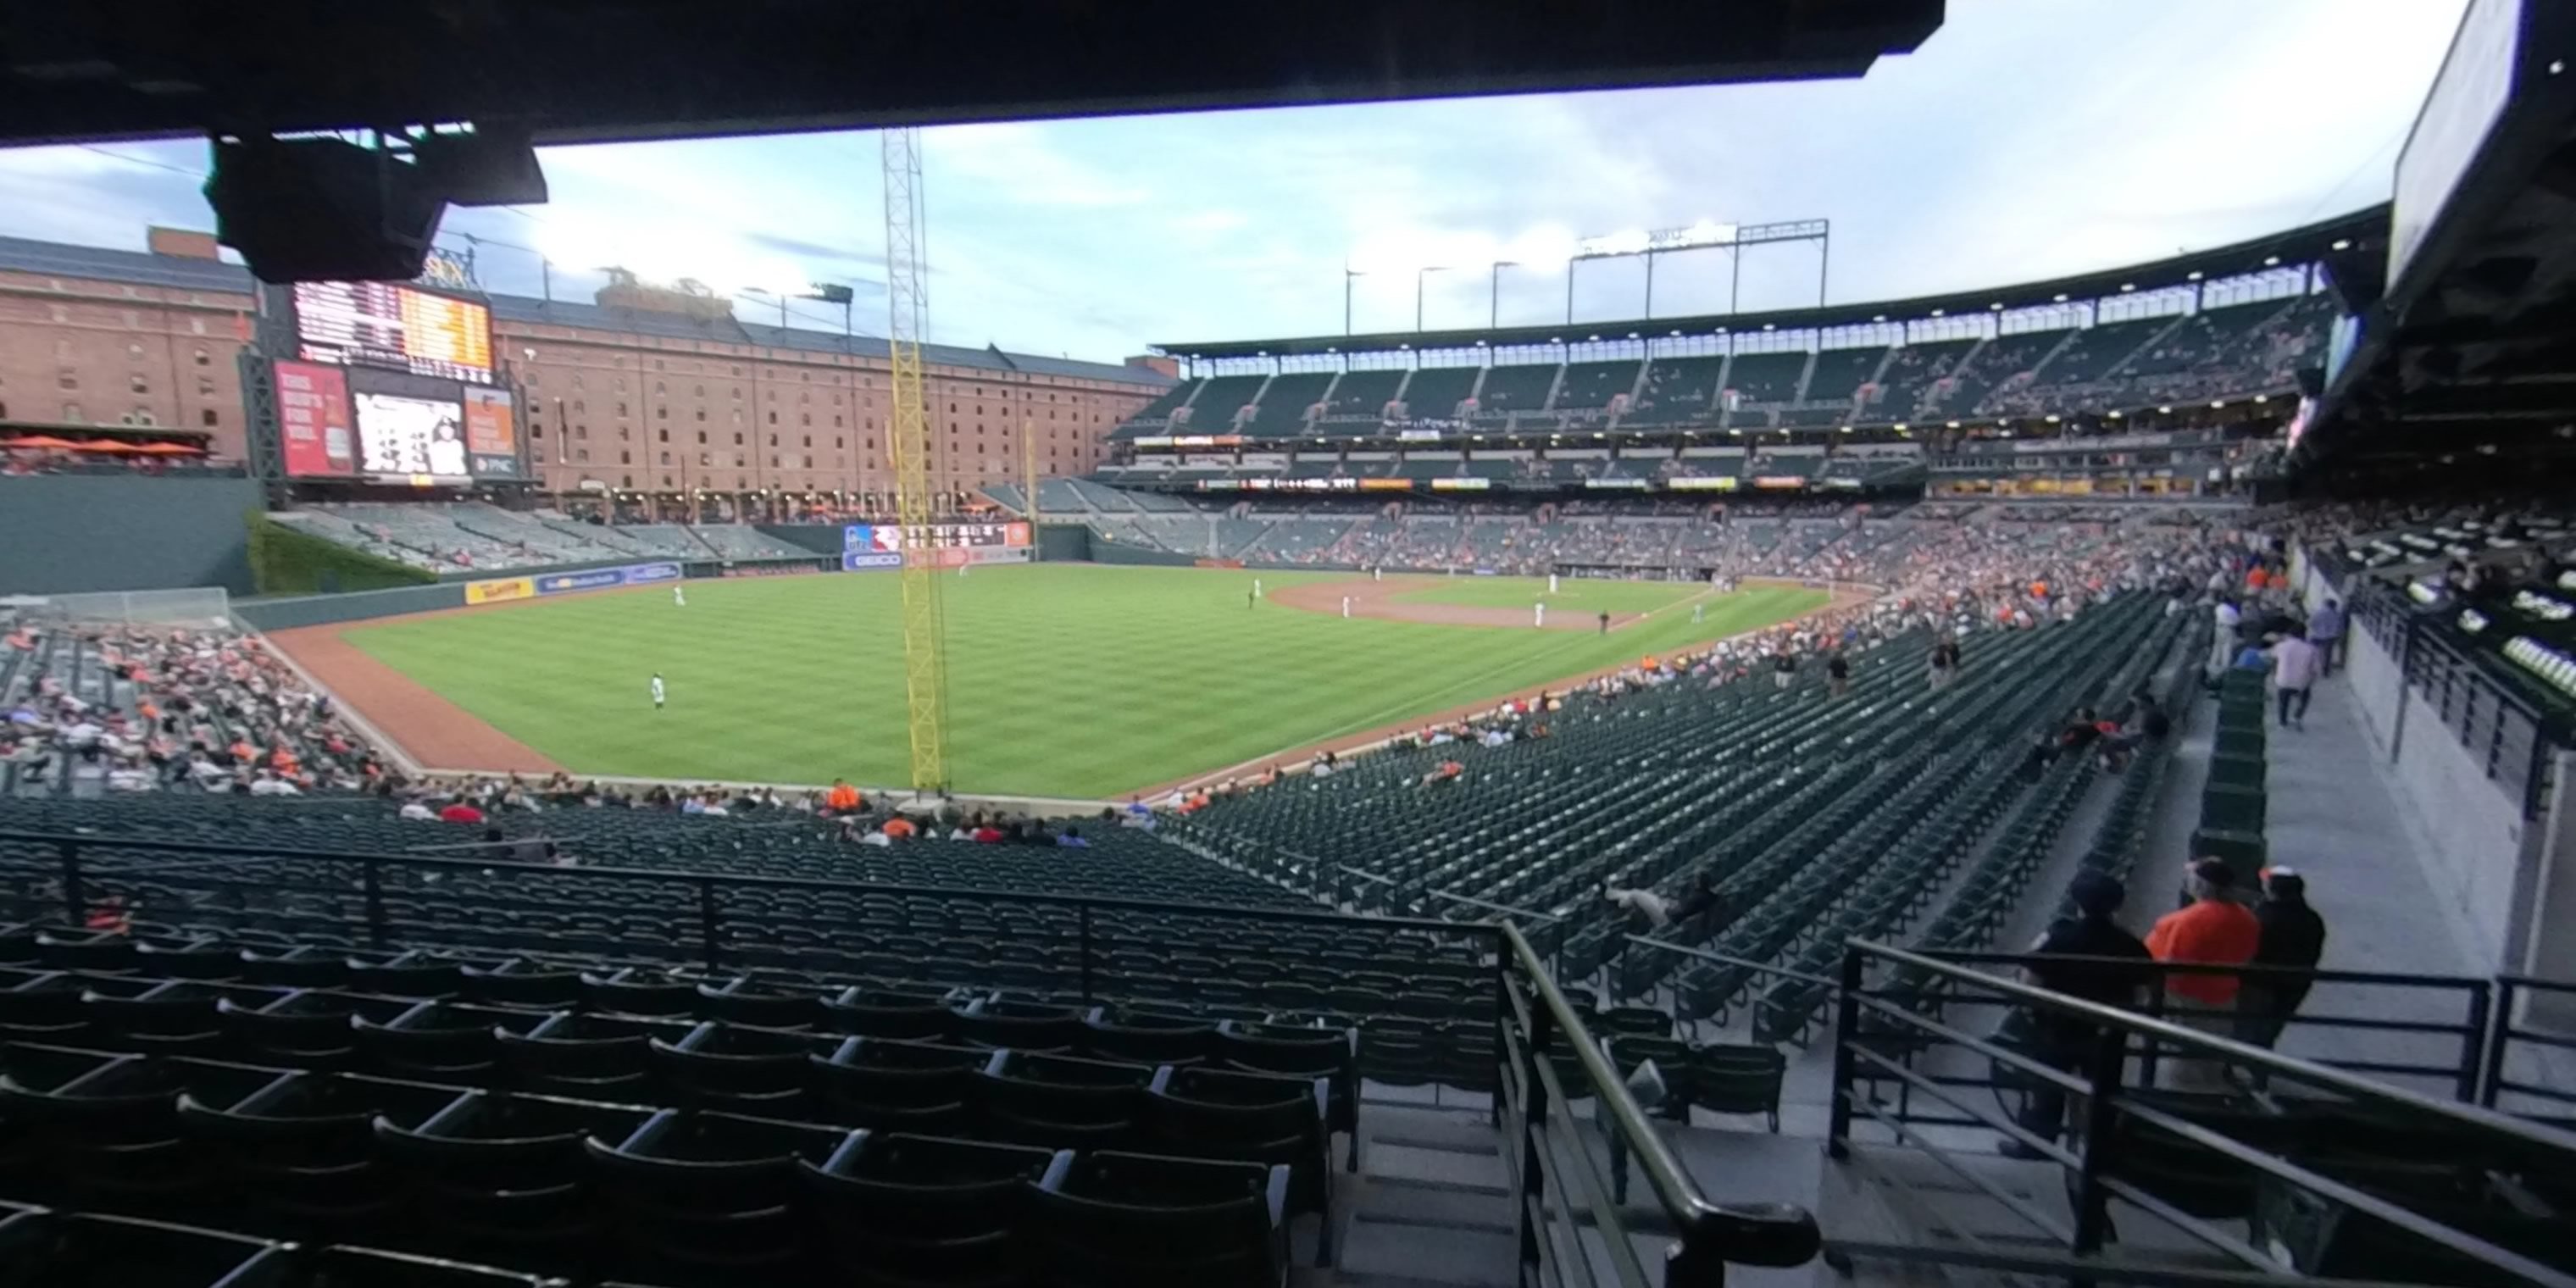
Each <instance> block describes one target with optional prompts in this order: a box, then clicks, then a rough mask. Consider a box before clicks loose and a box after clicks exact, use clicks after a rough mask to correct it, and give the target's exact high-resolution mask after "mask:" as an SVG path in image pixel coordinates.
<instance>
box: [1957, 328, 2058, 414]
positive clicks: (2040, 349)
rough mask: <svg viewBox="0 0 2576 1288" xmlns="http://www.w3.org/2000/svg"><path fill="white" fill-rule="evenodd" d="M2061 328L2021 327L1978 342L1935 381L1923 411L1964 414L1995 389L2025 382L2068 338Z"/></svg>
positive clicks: (1980, 402)
mask: <svg viewBox="0 0 2576 1288" xmlns="http://www.w3.org/2000/svg"><path fill="white" fill-rule="evenodd" d="M2067 334H2068V333H2067V332H2064V331H2024V332H2020V333H2018V334H2014V335H1999V336H1996V337H1995V338H1994V339H1991V340H1988V341H1986V342H1985V343H1984V344H1982V345H1979V346H1978V347H1977V348H1976V350H1975V351H1974V352H1972V353H1970V354H1969V355H1968V356H1967V357H1966V358H1965V359H1964V360H1962V361H1961V362H1960V363H1959V364H1958V365H1957V366H1956V367H1954V368H1952V369H1951V371H1950V374H1949V375H1948V376H1947V377H1946V378H1944V379H1942V380H1940V381H1937V382H1935V383H1934V385H1933V387H1932V390H1931V392H1930V393H1928V394H1926V395H1925V396H1924V398H1923V402H1922V408H1921V410H1922V414H1923V415H1924V416H1925V417H1927V418H1928V417H1932V416H1964V415H1967V414H1969V413H1970V412H1973V411H1975V410H1976V409H1977V407H1978V406H1979V405H1981V404H1983V403H1984V402H1985V400H1986V396H1987V395H1988V394H1989V393H1992V392H1994V391H1995V390H1997V389H2002V388H2011V387H2014V386H2016V385H2017V384H2028V383H2029V377H2030V375H2031V373H2032V372H2033V371H2035V370H2036V369H2037V368H2038V367H2039V364H2040V361H2041V360H2042V359H2044V358H2046V357H2048V355H2049V353H2050V352H2051V351H2053V350H2055V349H2056V348H2057V346H2058V345H2059V344H2060V343H2063V342H2064V341H2065V340H2066V339H2067Z"/></svg>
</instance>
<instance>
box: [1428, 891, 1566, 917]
mask: <svg viewBox="0 0 2576 1288" xmlns="http://www.w3.org/2000/svg"><path fill="white" fill-rule="evenodd" d="M1430 894H1431V897H1432V898H1434V899H1446V900H1448V901H1449V902H1451V903H1463V904H1465V905H1467V906H1468V907H1470V908H1482V909H1484V910H1485V911H1487V912H1499V913H1501V914H1503V915H1504V916H1506V917H1536V918H1538V919H1539V920H1540V921H1545V922H1562V921H1564V920H1565V918H1563V917H1560V916H1557V915H1556V914H1555V913H1552V912H1540V911H1539V910H1537V909H1536V908H1515V907H1513V906H1511V905H1510V904H1507V903H1487V902H1485V901H1484V900H1482V899H1472V898H1469V897H1468V896H1466V895H1463V894H1451V893H1450V892H1448V891H1446V890H1433V891H1431V892H1430Z"/></svg>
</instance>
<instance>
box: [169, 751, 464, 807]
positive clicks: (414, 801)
mask: <svg viewBox="0 0 2576 1288" xmlns="http://www.w3.org/2000/svg"><path fill="white" fill-rule="evenodd" d="M198 763H199V764H200V765H211V763H212V762H209V761H206V760H203V759H200V760H199V761H198ZM218 772H220V771H218ZM401 816H402V817H404V818H410V819H420V820H422V821H425V822H435V821H437V819H438V811H436V810H434V809H431V808H430V807H429V802H428V801H426V800H423V799H421V798H420V797H417V796H415V797H413V798H411V799H410V800H407V801H404V802H403V807H402V813H401Z"/></svg>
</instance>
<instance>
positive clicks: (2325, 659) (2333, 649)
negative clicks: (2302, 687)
mask: <svg viewBox="0 0 2576 1288" xmlns="http://www.w3.org/2000/svg"><path fill="white" fill-rule="evenodd" d="M2343 632H2344V619H2343V601H2342V600H2340V599H2329V600H2327V601H2326V602H2325V605H2324V606H2323V607H2321V608H2319V609H2317V611H2316V612H2315V613H2314V614H2312V615H2310V616H2309V618H2308V642H2310V643H2312V644H2314V645H2316V646H2317V674H2319V675H2321V676H2332V675H2333V674H2334V673H2335V662H2336V661H2337V658H2336V654H2337V653H2338V652H2339V651H2341V648H2342V645H2343Z"/></svg>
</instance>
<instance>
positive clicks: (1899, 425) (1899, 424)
mask: <svg viewBox="0 0 2576 1288" xmlns="http://www.w3.org/2000/svg"><path fill="white" fill-rule="evenodd" d="M1958 427H1959V422H1957V421H1955V420H1954V421H1951V422H1950V428H1952V429H1957V428H1958ZM1892 428H1894V429H1895V430H1896V432H1898V433H1900V434H1901V433H1904V432H1905V422H1904V421H1901V420H1900V421H1898V422H1896V424H1895V425H1894V426H1893V427H1892Z"/></svg>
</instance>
